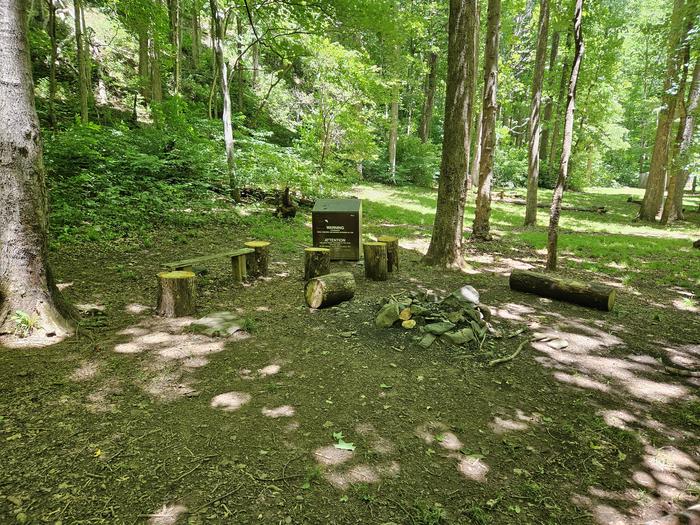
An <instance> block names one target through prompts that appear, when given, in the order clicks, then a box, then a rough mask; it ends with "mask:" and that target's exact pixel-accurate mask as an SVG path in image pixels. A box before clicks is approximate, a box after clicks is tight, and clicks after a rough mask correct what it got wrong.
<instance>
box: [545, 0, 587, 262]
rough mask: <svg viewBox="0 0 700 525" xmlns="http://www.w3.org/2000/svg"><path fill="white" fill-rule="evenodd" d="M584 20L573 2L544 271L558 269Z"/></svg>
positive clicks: (579, 0) (580, 4) (580, 5)
mask: <svg viewBox="0 0 700 525" xmlns="http://www.w3.org/2000/svg"><path fill="white" fill-rule="evenodd" d="M582 19H583V0H576V4H575V7H574V60H573V63H572V65H571V77H570V78H569V93H568V96H567V101H566V115H565V117H564V141H563V144H562V151H561V162H560V163H559V176H558V178H557V185H556V187H555V188H554V194H553V196H552V208H551V210H550V212H549V232H548V235H547V269H548V270H551V271H554V270H556V269H557V242H558V240H559V217H560V215H561V203H562V199H563V197H564V186H565V185H566V180H567V178H568V175H569V160H570V158H571V144H572V142H573V135H574V110H575V107H576V85H577V83H578V73H579V70H580V69H581V59H582V58H583V52H584V45H583V33H582V31H581V22H582Z"/></svg>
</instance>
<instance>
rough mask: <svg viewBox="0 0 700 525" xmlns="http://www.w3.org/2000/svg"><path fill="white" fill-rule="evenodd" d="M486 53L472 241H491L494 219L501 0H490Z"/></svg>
mask: <svg viewBox="0 0 700 525" xmlns="http://www.w3.org/2000/svg"><path fill="white" fill-rule="evenodd" d="M488 9H489V10H488V24H487V29H486V50H485V52H484V102H483V124H482V130H481V131H482V142H481V164H480V166H479V190H478V193H477V195H476V213H475V215H474V226H473V229H472V238H475V239H481V240H488V239H490V238H491V234H490V217H491V182H492V180H493V159H494V154H495V149H496V114H497V112H498V100H497V97H496V92H497V89H498V39H499V26H500V22H501V0H489V8H488Z"/></svg>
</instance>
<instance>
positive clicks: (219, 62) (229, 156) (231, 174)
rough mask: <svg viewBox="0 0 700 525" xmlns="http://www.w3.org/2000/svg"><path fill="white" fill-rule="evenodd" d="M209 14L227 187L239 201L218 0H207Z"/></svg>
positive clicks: (222, 18) (222, 24) (221, 15)
mask: <svg viewBox="0 0 700 525" xmlns="http://www.w3.org/2000/svg"><path fill="white" fill-rule="evenodd" d="M209 5H210V7H211V16H212V19H213V25H214V32H215V38H214V45H215V49H214V53H215V56H216V66H217V69H218V76H219V83H220V84H221V97H222V99H223V111H222V116H221V120H222V121H223V124H224V143H225V146H226V165H227V167H228V179H229V189H230V191H231V198H232V199H233V200H234V201H235V202H240V201H241V190H240V188H239V186H238V179H237V177H236V163H235V162H236V161H235V157H234V141H233V121H232V115H231V93H230V92H229V87H228V68H227V67H226V59H225V58H224V43H223V42H224V13H223V11H222V10H221V9H220V7H219V5H218V0H209Z"/></svg>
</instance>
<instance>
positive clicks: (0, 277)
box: [0, 0, 73, 336]
mask: <svg viewBox="0 0 700 525" xmlns="http://www.w3.org/2000/svg"><path fill="white" fill-rule="evenodd" d="M27 12H28V5H27V1H26V0H5V1H4V2H2V3H0V85H1V86H2V90H0V122H2V126H0V159H1V160H0V200H1V201H2V206H0V301H1V303H0V334H4V333H9V332H12V331H13V330H14V329H15V328H16V327H15V326H14V323H13V321H12V320H11V318H10V316H11V315H12V314H14V313H15V312H17V311H23V312H26V313H27V314H29V315H30V316H36V317H37V318H38V321H39V330H40V332H42V333H43V335H48V334H51V333H54V334H56V335H58V336H62V335H67V334H69V333H70V332H71V324H70V319H71V318H72V317H73V313H72V310H71V308H70V307H69V306H68V305H67V303H65V302H64V300H63V298H62V296H61V294H60V292H59V291H58V289H57V288H56V286H55V284H54V280H53V277H52V274H51V270H50V268H49V265H48V251H49V250H48V242H47V235H48V202H47V192H46V181H45V173H44V164H43V160H42V145H41V136H40V133H39V120H38V118H37V115H36V110H35V108H34V86H33V84H32V70H31V64H30V59H29V42H28V39H27V20H26V15H27Z"/></svg>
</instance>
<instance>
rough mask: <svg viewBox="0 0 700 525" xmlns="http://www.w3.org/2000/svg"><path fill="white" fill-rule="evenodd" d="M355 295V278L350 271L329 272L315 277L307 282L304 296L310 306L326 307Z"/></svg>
mask: <svg viewBox="0 0 700 525" xmlns="http://www.w3.org/2000/svg"><path fill="white" fill-rule="evenodd" d="M354 295H355V278H354V277H353V276H352V274H351V273H350V272H340V273H329V274H328V275H322V276H319V277H314V278H313V279H311V280H309V282H307V283H306V286H305V288H304V297H305V299H306V304H307V305H308V306H309V307H310V308H326V307H328V306H335V305H336V304H339V303H342V302H343V301H349V300H350V299H352V298H353V296H354Z"/></svg>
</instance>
